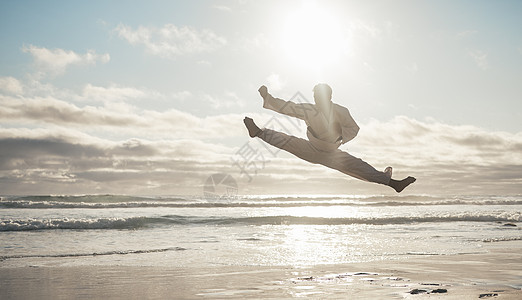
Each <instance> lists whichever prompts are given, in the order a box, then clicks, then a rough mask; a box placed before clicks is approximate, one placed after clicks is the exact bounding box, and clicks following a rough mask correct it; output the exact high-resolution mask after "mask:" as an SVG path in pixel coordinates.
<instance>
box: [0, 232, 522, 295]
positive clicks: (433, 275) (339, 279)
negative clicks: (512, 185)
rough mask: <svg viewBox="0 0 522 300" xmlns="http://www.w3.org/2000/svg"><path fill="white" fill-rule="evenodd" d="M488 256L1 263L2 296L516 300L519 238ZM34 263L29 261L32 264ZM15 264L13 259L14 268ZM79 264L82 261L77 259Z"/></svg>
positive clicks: (521, 281) (521, 254)
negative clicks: (296, 262) (274, 263)
mask: <svg viewBox="0 0 522 300" xmlns="http://www.w3.org/2000/svg"><path fill="white" fill-rule="evenodd" d="M487 250H488V253H482V254H463V255H439V256H410V257H406V258H404V259H400V260H384V261H373V262H368V263H353V264H338V265H316V266H284V267H256V266H210V267H205V268H189V267H181V268H176V267H151V266H145V267H138V266H106V265H102V266H96V265H95V264H96V260H97V259H98V258H96V257H92V258H90V259H89V260H92V261H91V262H89V261H87V263H92V264H91V265H85V266H82V265H75V262H74V258H66V259H64V258H52V259H46V260H41V259H28V258H26V259H25V260H26V261H25V262H26V263H27V265H26V266H23V267H12V266H9V265H12V262H13V261H14V260H12V261H11V262H10V259H9V260H6V261H4V262H2V265H3V266H2V268H1V272H0V283H1V284H0V295H1V296H2V297H1V298H2V299H230V298H235V299H243V298H254V299H281V298H300V297H307V298H314V299H521V298H522V291H521V290H520V288H521V287H522V251H521V250H522V241H511V242H499V243H491V244H489V245H487ZM31 260H34V261H31ZM19 263H20V262H17V264H19ZM84 263H85V261H84Z"/></svg>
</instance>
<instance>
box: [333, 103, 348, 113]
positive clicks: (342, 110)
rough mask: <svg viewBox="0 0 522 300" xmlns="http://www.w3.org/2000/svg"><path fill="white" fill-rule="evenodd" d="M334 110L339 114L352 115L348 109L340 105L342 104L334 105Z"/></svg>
mask: <svg viewBox="0 0 522 300" xmlns="http://www.w3.org/2000/svg"><path fill="white" fill-rule="evenodd" d="M333 105H334V109H335V111H336V112H338V113H350V111H349V110H348V108H346V107H344V106H342V105H340V104H337V103H334V104H333Z"/></svg>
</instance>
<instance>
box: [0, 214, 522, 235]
mask: <svg viewBox="0 0 522 300" xmlns="http://www.w3.org/2000/svg"><path fill="white" fill-rule="evenodd" d="M520 221H522V215H521V213H520V212H517V213H510V214H506V213H504V214H500V215H497V214H482V215H480V214H477V215H474V214H466V213H463V214H456V215H443V216H411V217H388V218H387V217H382V218H378V217H375V218H374V217H369V218H364V217H363V218H322V217H302V216H259V217H239V218H234V217H193V216H178V215H169V216H162V217H154V218H150V217H131V218H98V219H67V218H65V219H47V220H36V219H28V220H3V221H0V231H32V230H52V229H69V230H71V229H72V230H92V229H139V228H143V227H147V226H172V225H179V226H183V225H202V226H220V225H225V226H234V225H256V226H261V225H351V224H367V225H390V224H414V223H428V222H437V223H440V222H520Z"/></svg>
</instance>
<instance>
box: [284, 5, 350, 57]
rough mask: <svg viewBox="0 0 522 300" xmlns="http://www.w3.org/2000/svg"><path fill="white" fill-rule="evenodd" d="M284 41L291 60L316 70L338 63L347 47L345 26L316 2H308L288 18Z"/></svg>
mask: <svg viewBox="0 0 522 300" xmlns="http://www.w3.org/2000/svg"><path fill="white" fill-rule="evenodd" d="M282 39H283V41H282V44H283V47H284V50H285V51H286V53H287V55H288V56H289V57H290V58H291V59H294V60H296V62H297V63H299V64H307V65H310V66H312V67H322V66H324V65H326V64H329V63H333V62H335V61H337V60H338V59H339V58H340V55H341V54H342V53H343V51H344V48H345V42H344V38H343V34H342V30H341V24H340V23H339V21H338V20H337V19H336V18H335V16H334V14H332V13H329V12H327V11H326V10H324V9H322V8H321V7H319V6H318V5H316V4H315V3H307V4H305V5H303V6H302V7H301V8H300V9H298V10H296V11H294V12H292V13H291V14H290V15H289V16H288V18H287V20H286V24H285V26H284V29H283V31H282Z"/></svg>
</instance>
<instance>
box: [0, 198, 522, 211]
mask: <svg viewBox="0 0 522 300" xmlns="http://www.w3.org/2000/svg"><path fill="white" fill-rule="evenodd" d="M437 205H522V197H520V196H497V197H495V196H487V197H435V196H288V197H280V196H244V197H235V198H233V199H207V198H204V197H203V198H202V197H186V198H183V197H171V198H146V197H133V196H117V195H91V196H27V197H6V198H2V199H1V200H0V208H28V209H31V208H34V209H52V208H86V209H106V208H145V207H170V208H214V207H215V208H235V207H301V206H437Z"/></svg>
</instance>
